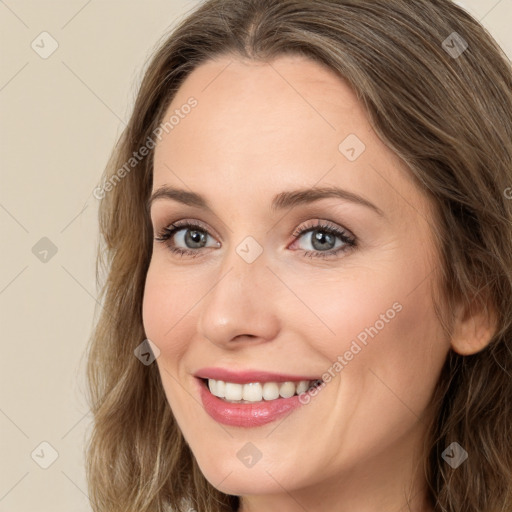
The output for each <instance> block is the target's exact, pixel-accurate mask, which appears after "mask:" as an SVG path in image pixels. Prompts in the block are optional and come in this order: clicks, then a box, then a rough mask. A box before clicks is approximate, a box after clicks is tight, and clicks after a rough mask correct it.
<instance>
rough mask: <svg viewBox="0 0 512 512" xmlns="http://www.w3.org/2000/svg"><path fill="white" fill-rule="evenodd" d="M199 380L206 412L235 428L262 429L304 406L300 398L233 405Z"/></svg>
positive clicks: (295, 396)
mask: <svg viewBox="0 0 512 512" xmlns="http://www.w3.org/2000/svg"><path fill="white" fill-rule="evenodd" d="M198 380H199V385H200V393H201V400H202V402H203V407H204V408H205V411H206V412H207V413H208V414H209V415H210V416H211V417H212V418H213V419H214V420H215V421H217V422H219V423H222V424H223V425H230V426H234V427H246V428H250V427H260V426H261V425H266V424H267V423H271V422H272V421H275V420H277V419H279V418H281V417H283V416H285V415H286V414H287V413H289V412H291V411H293V410H294V409H297V407H300V406H301V405H302V404H301V402H300V401H299V396H298V395H294V396H292V397H290V398H276V399H275V400H269V401H264V400H262V401H261V402H253V403H247V404H232V403H230V402H225V401H224V400H222V399H220V398H218V397H216V396H215V395H212V394H211V393H210V391H209V390H208V389H207V387H206V384H205V383H204V382H203V381H202V380H200V379H198Z"/></svg>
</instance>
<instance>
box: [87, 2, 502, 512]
mask: <svg viewBox="0 0 512 512" xmlns="http://www.w3.org/2000/svg"><path fill="white" fill-rule="evenodd" d="M455 32H456V33H457V34H458V35H457V34H454V33H455ZM466 44H467V47H466ZM284 54H300V55H303V56H306V57H309V58H311V59H314V60H315V61H317V62H320V63H322V64H323V65H325V66H327V67H328V68H330V69H331V70H333V71H335V72H337V73H339V74H340V75H341V76H343V77H344V78H345V79H346V80H347V81H348V83H349V84H350V85H351V86H352V87H353V89H354V90H355V91H356V93H357V96H358V98H359V99H360V101H361V102H362V103H363V105H364V106H365V108H366V110H367V112H368V116H369V119H370V122H371V124H372V126H373V128H374V129H375V131H376V133H377V134H378V135H379V137H380V138H381V139H382V140H383V141H384V142H385V143H386V144H387V145H388V147H390V148H391V149H392V150H394V151H395V152H396V154H397V155H399V156H400V157H401V158H402V159H403V160H404V162H405V163H406V164H407V165H408V167H409V168H410V172H411V174H412V176H414V178H415V179H416V180H417V183H418V186H419V187H421V188H422V189H424V190H425V191H427V193H428V194H429V195H430V197H431V199H432V204H433V205H434V206H435V208H436V211H437V222H436V225H435V226H434V231H435V235H436V240H437V243H438V248H439V253H440V254H441V260H442V268H441V269H440V272H439V284H440V289H441V290H442V302H440V304H439V306H438V315H439V317H440V319H441V320H442V321H443V325H444V324H445V322H446V325H450V318H449V317H450V315H452V312H453V311H454V308H455V304H458V303H461V302H462V303H463V304H465V305H466V306H467V307H469V306H470V305H472V306H471V307H482V308H488V309H489V311H491V310H492V311H495V312H496V330H495V332H494V335H493V337H492V340H491V342H490V343H489V345H488V346H487V347H486V348H484V349H483V350H481V351H479V352H478V353H476V354H473V355H469V356H462V355H459V354H457V353H455V352H453V351H450V353H449V355H448V358H447V360H446V363H445V366H444V368H443V370H442V374H441V377H440V380H439V382H438V385H437V388H436V390H435V393H434V396H433V397H432V403H431V406H432V409H433V410H434V411H435V415H434V421H433V422H432V424H431V425H430V431H429V435H428V437H427V439H426V440H425V442H426V448H427V453H428V454H429V455H428V457H425V471H424V472H425V478H426V480H427V482H428V486H429V495H430V496H429V497H430V500H431V503H432V505H433V506H434V508H435V510H436V511H437V512H506V511H510V510H512V378H511V375H512V325H511V320H512V199H511V197H512V188H510V187H512V71H511V66H510V62H509V61H508V59H507V57H506V56H505V54H504V53H503V51H502V50H501V49H500V47H499V46H498V45H497V43H496V42H495V41H494V40H493V38H492V37H491V36H490V35H489V34H488V33H487V32H486V31H485V29H484V28H483V27H482V26H481V25H480V24H479V23H478V22H477V21H476V20H475V19H473V18H472V17H471V16H470V15H469V14H468V13H467V12H466V11H464V10H463V9H461V8H459V7H458V6H456V5H455V4H453V3H451V2H450V1H447V0H407V1H406V0H372V1H365V0H207V1H206V2H204V3H202V4H201V5H200V6H199V7H198V8H197V9H196V10H195V11H193V12H192V13H191V14H189V15H188V16H187V17H186V19H184V20H183V21H182V22H181V23H180V25H179V26H177V27H176V28H175V29H174V30H173V31H172V33H171V34H170V35H169V37H168V38H167V39H166V40H165V42H163V44H161V45H160V47H159V49H158V50H157V51H156V52H155V54H154V55H153V57H152V59H151V61H150V62H149V65H148V67H147V69H146V71H145V75H144V78H143V81H142V84H141V86H140V90H139V93H138V96H137V98H136V102H135V105H134V108H133V113H132V115H131V118H130V120H129V123H128V125H127V127H126V129H125V130H124V132H123V133H122V135H121V137H120V139H119V141H118V143H117V145H116V146H115V148H114V150H113V153H112V155H111V158H110V161H109V163H108V165H107V168H106V170H105V173H104V183H103V185H102V187H101V189H99V190H100V193H99V194H98V197H101V198H102V200H101V203H100V207H99V222H100V233H101V243H100V247H99V250H98V261H97V277H98V280H99V282H100V283H101V299H102V309H101V311H100V316H99V318H98V321H97V325H96V328H95V330H94V332H93V333H92V336H91V340H90V346H89V352H88V381H89V401H90V406H91V410H92V412H93V414H94V425H93V431H92V433H91V437H90V440H89V443H88V446H87V476H88V485H89V491H90V500H91V503H92V506H93V509H94V511H95V512H106V511H109V512H111V511H113V510H120V511H121V510H122V511H134V512H135V511H137V512H150V511H151V512H164V511H166V510H173V511H185V510H189V508H190V507H193V508H194V509H195V510H197V511H198V512H205V511H208V512H210V511H211V512H227V511H234V510H237V507H238V505H239V498H238V497H236V496H228V495H225V494H223V493H221V492H219V491H218V490H217V489H215V488H214V487H213V486H212V485H210V484H209V483H208V481H207V480H206V479H205V478H204V476H203V475H202V474H201V472H200V470H199V468H198V465H197V463H196V461H195V459H194V457H193V455H192V453H191V451H190V449H189V447H188V445H187V444H186V443H185V441H184V438H183V436H182V433H181V432H180V430H179V428H178V426H177V424H176V421H175V420H174V417H173V414H172V411H171V410H170V407H169V405H168V402H167V400H166V397H165V395H164V392H163V388H162V383H161V381H160V378H159V374H158V369H157V367H156V364H152V365H149V366H146V365H144V364H141V362H140V361H139V360H138V359H137V358H136V357H134V349H135V348H136V347H137V346H138V345H139V344H140V343H141V342H142V341H143V340H144V339H145V338H146V336H145V333H144V328H143V323H142V298H143V292H144V282H145V277H146V272H147V269H148V266H149V262H150V259H151V251H152V237H153V233H152V228H151V223H150V220H149V215H148V211H147V209H146V201H147V199H148V196H149V194H150V192H151V187H152V165H153V160H152V151H151V148H152V146H154V142H155V133H158V132H157V131H156V130H157V129H158V127H159V125H160V123H161V122H162V121H163V115H164V113H165V112H166V109H167V107H168V106H169V104H170V102H171V101H172V99H173V98H174V95H175V93H176V91H177V90H178V88H179V87H180V85H181V84H182V82H183V80H184V79H185V78H186V77H187V75H188V74H189V73H190V72H191V71H193V70H194V69H195V68H197V66H199V65H200V64H201V63H204V62H205V61H207V60H208V59H211V58H214V57H217V56H220V55H232V56H233V58H237V57H239V56H242V57H244V58H249V59H253V60H259V61H270V60H271V59H273V58H275V57H278V56H280V55H284ZM143 146H146V147H148V148H149V149H150V151H149V154H148V156H146V157H145V158H141V159H140V161H139V160H138V161H137V162H132V161H131V160H130V158H132V156H133V153H134V152H137V151H138V150H139V149H140V148H141V147H143ZM127 162H130V167H127ZM132 164H133V165H132ZM123 168H124V172H123V171H122V169H123ZM95 195H96V194H95ZM475 305H476V306H475ZM454 441H456V442H458V443H459V444H460V445H461V446H462V447H463V448H464V449H465V450H466V451H467V452H468V454H469V457H468V459H467V460H466V462H465V463H464V464H463V465H461V466H460V467H459V468H457V470H453V469H452V468H451V467H450V466H449V465H447V464H446V463H444V461H443V460H442V458H441V455H442V452H443V450H444V449H445V448H446V447H447V446H449V445H450V443H452V442H454Z"/></svg>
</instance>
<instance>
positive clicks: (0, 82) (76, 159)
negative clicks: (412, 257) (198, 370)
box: [0, 0, 512, 512]
mask: <svg viewBox="0 0 512 512" xmlns="http://www.w3.org/2000/svg"><path fill="white" fill-rule="evenodd" d="M457 3H459V4H461V5H463V6H464V7H466V8H467V9H468V10H469V11H470V12H471V13H472V14H473V15H474V16H475V18H477V19H478V20H480V21H481V22H482V23H483V25H484V26H485V27H486V28H487V29H488V30H489V31H490V33H491V34H492V35H493V36H494V37H495V39H496V40H497V41H498V43H499V44H500V45H501V47H502V48H503V49H504V50H505V51H506V52H507V53H508V55H509V56H512V33H511V31H510V26H511V22H512V0H466V1H463V2H457ZM197 4H198V1H197V0H195V1H192V0H189V1H186V0H146V1H142V0H138V1H131V0H89V1H86V0H67V1H64V0H61V1H45V2H42V1H37V0H31V1H28V0H17V1H16V0H6V1H1V0H0V38H1V61H0V62H1V66H0V108H1V111H0V126H1V131H0V150H1V153H0V159H1V164H0V169H1V189H0V190H1V193H0V226H1V238H2V250H1V265H0V311H1V322H2V323H1V325H2V332H3V335H2V343H1V354H0V362H1V363H0V364H1V366H0V390H1V391H0V443H1V444H0V461H1V462H0V464H1V467H0V512H50V511H51V512H69V511H74V512H85V511H90V510H91V509H90V505H89V500H88V497H87V488H86V483H85V471H84V458H83V449H84V439H85V436H86V435H87V433H88V431H89V429H90V425H91V416H90V414H89V412H88V408H87V404H86V401H85V398H84V389H85V379H84V363H85V360H84V357H83V356H84V350H85V347H86V343H87V340H88V337H89V334H90V332H91V328H92V326H93V322H94V319H95V316H94V315H95V307H96V296H97V288H96V283H95V256H96V245H97V241H98V231H97V206H98V200H97V199H96V198H95V197H94V196H93V190H94V188H95V187H96V186H97V185H98V184H99V181H100V176H101V173H102V171H103V169H104V167H105V164H106V161H107V158H108V156H109V154H110V151H111V149H112V146H113V144H114V142H115V141H116V139H117V137H118V136H119V135H120V133H121V131H122V129H123V127H124V125H125V123H126V122H127V121H128V118H129V114H130V109H131V107H132V105H133V100H134V97H135V94H136V91H137V87H138V84H139V83H140V80H141V77H142V71H143V69H144V66H145V64H146V62H147V59H148V58H149V56H150V55H151V53H152V51H153V50H154V49H155V47H156V45H157V43H158V42H159V41H160V40H161V39H162V37H163V36H164V35H165V34H166V33H168V31H169V30H170V28H171V27H172V26H174V25H175V24H176V22H177V21H179V20H180V19H181V18H182V17H183V16H184V15H185V14H186V13H187V12H188V11H189V10H191V9H193V8H194V7H195V6H196V5H197ZM447 35H448V34H447ZM57 45H58V46H57ZM52 51H53V53H51V52H52ZM50 53H51V54H50Z"/></svg>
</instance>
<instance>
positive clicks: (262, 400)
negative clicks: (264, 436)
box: [195, 368, 322, 428]
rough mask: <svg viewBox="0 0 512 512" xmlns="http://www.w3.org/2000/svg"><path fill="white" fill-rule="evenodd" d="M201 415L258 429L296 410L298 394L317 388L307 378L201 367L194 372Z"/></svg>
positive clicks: (318, 382) (312, 379)
mask: <svg viewBox="0 0 512 512" xmlns="http://www.w3.org/2000/svg"><path fill="white" fill-rule="evenodd" d="M195 377H196V382H197V383H198V392H199V397H200V400H201V403H202V405H203V408H204V410H205V412H206V413H207V414H208V415H209V416H210V417H211V418H212V419H214V420H215V421H217V422H218V423H222V424H224V425H230V426H235V427H246V428H252V427H259V426H262V425H265V424H267V423H270V422H272V421H276V420H277V419H279V418H281V417H283V416H285V415H287V414H289V413H291V412H292V411H293V410H295V409H298V408H300V407H301V406H303V405H304V404H303V403H302V402H301V400H300V395H301V394H303V393H306V392H307V391H308V390H310V389H313V388H315V387H317V386H319V385H320V384H321V383H322V381H321V379H318V378H314V377H311V376H305V375H302V376H297V375H282V374H277V373H269V372H264V371H242V372H235V371H232V370H227V369H224V368H203V369H202V370H200V371H198V372H197V373H195Z"/></svg>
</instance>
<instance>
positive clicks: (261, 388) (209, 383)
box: [200, 378, 320, 404]
mask: <svg viewBox="0 0 512 512" xmlns="http://www.w3.org/2000/svg"><path fill="white" fill-rule="evenodd" d="M200 380H201V381H202V382H203V384H204V386H206V387H207V388H208V390H209V391H210V393H211V394H212V395H213V396H216V397H217V398H220V399H221V400H223V401H225V402H227V403H232V404H253V403H258V402H271V401H275V400H279V399H280V398H291V397H293V396H298V395H300V394H302V393H305V392H306V391H307V390H308V389H310V388H313V387H316V386H318V385H319V383H320V379H315V380H300V381H284V382H274V381H270V382H248V383H246V384H241V383H238V382H227V381H224V380H220V379H206V378H203V379H200Z"/></svg>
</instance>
